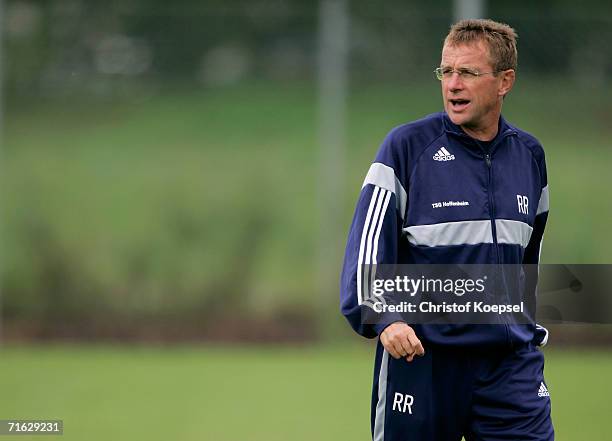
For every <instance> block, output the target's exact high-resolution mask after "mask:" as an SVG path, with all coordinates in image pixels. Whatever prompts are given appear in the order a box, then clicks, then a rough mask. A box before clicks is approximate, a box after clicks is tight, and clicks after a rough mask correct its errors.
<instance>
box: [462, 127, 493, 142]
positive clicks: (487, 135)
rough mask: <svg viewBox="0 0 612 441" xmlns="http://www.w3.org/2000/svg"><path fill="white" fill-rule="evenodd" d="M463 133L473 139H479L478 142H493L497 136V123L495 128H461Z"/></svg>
mask: <svg viewBox="0 0 612 441" xmlns="http://www.w3.org/2000/svg"><path fill="white" fill-rule="evenodd" d="M461 128H462V129H463V131H464V132H465V133H467V134H468V135H469V136H471V137H472V138H475V139H477V140H478V141H491V140H492V139H493V138H495V136H496V135H497V131H498V127H497V123H495V125H493V126H489V127H486V128H483V129H481V128H477V127H466V126H461Z"/></svg>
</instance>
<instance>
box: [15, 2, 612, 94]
mask: <svg viewBox="0 0 612 441" xmlns="http://www.w3.org/2000/svg"><path fill="white" fill-rule="evenodd" d="M5 3H6V4H5V14H4V15H5V17H4V23H5V25H4V41H5V48H6V58H7V60H8V62H7V63H6V73H5V82H6V84H5V87H6V89H7V90H8V93H9V95H10V96H16V97H19V96H23V95H39V94H43V95H47V94H66V93H83V92H87V91H89V92H91V93H94V94H104V93H105V92H107V93H108V92H109V91H108V90H107V89H108V88H109V87H110V84H112V82H113V80H114V81H125V80H126V79H132V80H136V81H143V80H151V81H156V82H158V83H163V82H166V81H168V80H171V79H173V80H180V81H186V82H188V83H193V82H200V83H203V84H205V85H209V86H216V85H220V84H227V83H234V82H238V81H240V80H244V79H246V78H271V79H304V78H312V77H313V75H314V73H315V61H316V53H315V49H316V38H317V7H318V4H317V2H312V1H305V0H251V1H245V0H235V1H231V2H228V1H220V0H208V1H206V2H196V1H182V2H173V3H168V2H164V1H161V0H124V1H110V2H102V1H85V0H55V1H51V2H48V1H42V0H6V2H5ZM350 7H351V54H350V58H351V75H352V77H353V78H358V79H359V78H360V79H363V80H366V81H371V80H389V79H395V80H398V79H399V80H405V79H406V77H408V78H415V79H418V78H422V77H423V76H424V75H429V71H428V70H427V69H425V70H424V69H423V66H427V67H428V68H429V67H430V66H431V67H432V68H433V67H434V66H435V64H436V63H437V62H438V54H439V50H440V43H441V40H442V38H443V36H444V35H445V32H446V30H447V28H448V26H449V24H450V21H451V19H452V18H451V17H452V4H451V1H450V0H434V1H430V2H425V3H423V2H406V1H400V0H391V1H386V2H384V3H382V4H379V3H372V2H368V1H364V0H353V1H351V2H350ZM487 8H488V9H487V10H488V15H489V16H490V17H492V18H495V19H499V20H502V21H503V20H506V21H508V22H510V23H511V24H512V26H513V27H515V28H516V29H517V30H518V33H519V35H520V40H519V45H520V46H519V47H520V50H519V52H520V58H519V66H520V69H521V71H524V72H529V73H537V74H546V75H569V76H572V77H575V78H577V79H578V80H580V81H586V82H592V81H598V82H599V83H600V84H603V83H604V82H605V81H606V80H609V78H610V76H611V75H612V48H611V47H610V44H609V42H610V41H611V40H612V26H611V24H612V23H611V21H612V14H611V13H610V11H611V8H610V4H609V2H606V1H603V0H586V1H584V2H580V3H576V2H570V1H568V0H543V1H538V2H532V1H528V0H521V1H515V2H492V1H491V2H488V5H487ZM109 83H110V84H109Z"/></svg>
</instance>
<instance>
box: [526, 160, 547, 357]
mask: <svg viewBox="0 0 612 441" xmlns="http://www.w3.org/2000/svg"><path fill="white" fill-rule="evenodd" d="M538 165H539V168H540V175H541V177H540V183H541V191H540V199H539V202H538V206H537V211H536V217H535V221H534V225H533V231H532V233H531V238H530V239H529V243H528V245H527V248H526V249H525V254H524V256H523V263H524V264H531V265H534V264H535V265H538V264H539V263H540V254H541V251H542V239H543V237H544V229H545V227H546V221H547V220H548V205H549V197H548V178H547V174H546V161H545V159H544V154H543V152H542V156H541V159H540V160H539V161H538ZM530 273H532V274H535V275H536V276H535V277H537V272H534V271H530ZM532 284H533V286H534V289H535V286H536V285H537V280H534V281H532ZM530 285H531V284H530ZM534 343H535V344H536V345H538V346H544V345H546V343H548V330H547V329H546V328H544V327H543V326H540V325H538V324H536V332H535V336H534Z"/></svg>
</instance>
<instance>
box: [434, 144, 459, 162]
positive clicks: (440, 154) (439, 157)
mask: <svg viewBox="0 0 612 441" xmlns="http://www.w3.org/2000/svg"><path fill="white" fill-rule="evenodd" d="M433 159H434V161H452V160H453V159H455V155H451V154H450V153H449V151H448V150H446V148H445V147H440V150H438V151H437V152H436V154H435V155H433Z"/></svg>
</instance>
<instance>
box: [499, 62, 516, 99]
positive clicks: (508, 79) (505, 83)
mask: <svg viewBox="0 0 612 441" xmlns="http://www.w3.org/2000/svg"><path fill="white" fill-rule="evenodd" d="M500 77H501V82H500V83H499V89H498V90H497V94H498V95H499V96H502V97H504V96H506V95H507V94H508V92H510V91H511V90H512V86H514V80H515V79H516V72H515V71H514V69H507V70H504V71H502V72H500Z"/></svg>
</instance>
